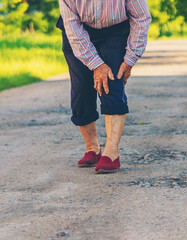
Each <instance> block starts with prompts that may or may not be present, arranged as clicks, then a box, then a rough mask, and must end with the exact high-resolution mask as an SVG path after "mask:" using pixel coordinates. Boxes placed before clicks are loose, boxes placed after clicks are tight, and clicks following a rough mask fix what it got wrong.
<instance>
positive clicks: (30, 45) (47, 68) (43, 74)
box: [0, 33, 68, 91]
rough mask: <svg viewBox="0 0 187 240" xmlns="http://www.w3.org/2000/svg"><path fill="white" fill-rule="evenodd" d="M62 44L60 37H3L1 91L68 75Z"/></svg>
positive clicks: (25, 35) (1, 43)
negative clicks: (60, 75)
mask: <svg viewBox="0 0 187 240" xmlns="http://www.w3.org/2000/svg"><path fill="white" fill-rule="evenodd" d="M61 41H62V40H61V36H60V35H56V36H48V35H44V34H31V33H25V34H21V35H17V36H14V35H6V36H0V91H2V90H5V89H8V88H12V87H18V86H22V85H26V84H30V83H34V82H38V81H41V80H45V79H47V78H49V77H51V76H54V75H56V74H60V73H64V72H67V71H68V67H67V64H66V61H65V58H64V56H63V53H62V51H61Z"/></svg>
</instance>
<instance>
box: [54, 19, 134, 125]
mask: <svg viewBox="0 0 187 240" xmlns="http://www.w3.org/2000/svg"><path fill="white" fill-rule="evenodd" d="M83 25H84V28H85V29H86V30H87V32H88V34H89V36H90V40H91V42H92V43H93V44H94V46H95V48H96V49H97V51H98V54H99V56H100V57H101V58H102V59H103V61H104V62H105V63H106V64H107V65H108V66H109V67H110V68H111V69H112V72H113V74H114V78H115V80H110V79H109V78H108V86H109V94H106V93H105V91H104V88H103V94H102V96H99V98H100V102H101V105H100V106H101V114H107V115H114V114H126V113H128V112H129V109H128V104H127V96H126V94H125V84H124V80H123V78H121V79H117V78H116V77H117V73H118V70H119V67H120V65H121V63H122V62H123V61H124V60H123V58H124V55H125V52H126V46H127V38H128V35H129V33H130V24H129V20H126V21H124V22H121V23H119V24H116V25H113V26H111V27H106V28H102V29H96V28H92V27H90V26H88V25H86V24H85V23H83ZM56 27H57V28H60V29H61V30H62V38H63V43H62V51H63V53H64V56H65V59H66V61H67V64H68V67H69V73H70V78H71V109H72V117H71V121H72V122H73V123H74V124H75V125H76V126H84V125H87V124H89V123H91V122H94V121H96V120H97V119H98V118H99V114H98V111H97V91H96V90H95V89H94V79H93V71H91V70H89V68H88V67H87V66H85V65H84V64H83V63H82V62H81V61H80V60H79V59H78V58H76V57H75V56H74V54H73V51H72V48H71V46H70V44H69V41H68V38H67V36H66V32H65V28H64V25H63V20H62V18H61V16H60V17H59V19H58V21H57V24H56Z"/></svg>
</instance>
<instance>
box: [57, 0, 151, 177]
mask: <svg viewBox="0 0 187 240" xmlns="http://www.w3.org/2000/svg"><path fill="white" fill-rule="evenodd" d="M59 4H60V11H61V16H60V18H59V19H58V22H57V27H58V28H60V29H61V30H62V36H63V46H62V50H63V52H64V56H65V58H66V61H67V64H68V66H69V72H70V77H71V108H72V117H71V120H72V122H73V123H74V124H75V125H76V126H79V128H80V131H81V134H82V136H83V139H84V141H85V144H86V153H85V155H84V157H83V158H82V159H81V160H79V161H78V166H80V167H85V166H88V167H90V166H95V165H96V167H95V171H96V173H105V172H114V171H117V170H118V169H119V168H120V159H119V153H118V146H119V142H120V138H121V135H122V131H123V127H124V122H125V115H126V114H127V113H128V112H129V109H128V104H127V96H126V94H125V84H126V83H127V79H128V78H129V76H130V75H131V69H132V67H133V66H134V65H135V63H136V62H137V60H138V59H139V58H140V57H141V56H142V54H143V52H144V51H145V48H146V44H147V34H148V29H149V25H150V23H151V15H150V13H149V8H148V5H147V1H146V0H89V1H88V0H59ZM97 92H98V94H99V98H100V102H101V114H105V125H106V126H105V127H106V134H107V141H106V146H105V149H104V152H103V154H102V155H101V150H100V146H99V143H98V138H97V130H96V120H97V119H98V118H99V114H98V112H97V106H96V103H97Z"/></svg>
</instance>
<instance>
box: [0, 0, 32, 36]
mask: <svg viewBox="0 0 187 240" xmlns="http://www.w3.org/2000/svg"><path fill="white" fill-rule="evenodd" d="M28 7H29V5H28V3H27V2H25V1H22V0H2V1H1V5H0V33H8V32H12V33H13V32H17V31H19V29H20V28H21V26H22V19H23V16H24V13H25V12H26V11H27V9H28Z"/></svg>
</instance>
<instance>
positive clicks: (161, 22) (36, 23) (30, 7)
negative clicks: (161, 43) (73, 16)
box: [0, 0, 187, 38]
mask: <svg viewBox="0 0 187 240" xmlns="http://www.w3.org/2000/svg"><path fill="white" fill-rule="evenodd" d="M147 1H148V5H149V9H150V12H151V16H152V23H151V26H150V30H149V37H151V38H159V37H161V36H178V35H179V34H180V35H181V36H182V35H183V36H184V35H186V34H187V33H186V20H187V1H186V0H154V1H153V0H147ZM59 14H60V11H59V5H58V0H2V1H0V34H3V33H17V32H20V31H28V30H29V31H32V32H33V31H38V32H42V33H52V32H53V33H54V32H55V31H57V29H56V27H55V26H56V21H57V19H58V17H59ZM177 24H179V25H178V26H177Z"/></svg>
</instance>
